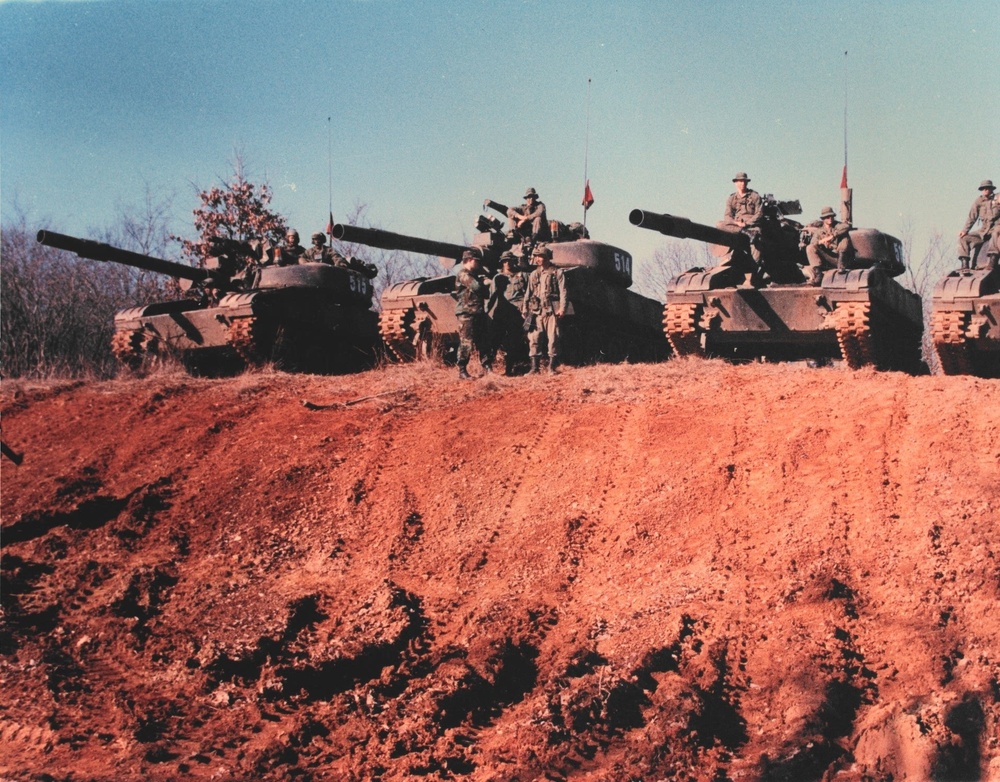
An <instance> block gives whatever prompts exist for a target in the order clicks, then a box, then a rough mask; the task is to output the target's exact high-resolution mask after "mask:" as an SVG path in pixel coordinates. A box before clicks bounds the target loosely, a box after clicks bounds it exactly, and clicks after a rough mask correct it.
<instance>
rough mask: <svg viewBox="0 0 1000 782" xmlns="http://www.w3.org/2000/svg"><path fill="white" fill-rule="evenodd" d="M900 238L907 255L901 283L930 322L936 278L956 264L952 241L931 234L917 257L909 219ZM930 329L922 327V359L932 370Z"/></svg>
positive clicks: (934, 356)
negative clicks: (918, 303) (917, 257)
mask: <svg viewBox="0 0 1000 782" xmlns="http://www.w3.org/2000/svg"><path fill="white" fill-rule="evenodd" d="M900 235H901V238H900V241H901V242H902V244H903V255H904V257H905V258H907V259H908V263H907V266H906V272H905V274H904V275H903V278H902V282H903V284H904V285H905V286H906V287H907V288H909V289H910V290H912V291H913V292H914V293H917V294H919V296H920V300H921V302H922V303H923V315H924V323H925V324H929V323H931V307H932V304H933V296H934V286H935V285H937V282H938V280H940V279H941V278H943V277H944V276H945V275H946V274H948V272H950V271H952V270H953V269H954V268H955V261H954V258H955V245H954V243H953V242H950V241H948V240H947V239H945V238H944V236H942V234H941V232H940V231H935V232H934V233H932V234H931V236H930V238H929V239H928V241H927V246H926V248H925V250H924V254H923V255H922V256H921V257H920V258H919V259H917V260H915V259H914V257H913V224H912V222H910V220H909V219H907V220H905V221H904V223H903V228H902V231H900ZM932 336H933V335H932V334H931V332H930V329H928V328H925V329H924V336H923V342H922V347H921V351H922V353H923V358H924V361H926V362H927V366H928V367H930V369H931V371H932V372H937V371H938V370H939V369H940V367H939V362H938V358H937V353H936V352H935V351H934V345H933V339H932Z"/></svg>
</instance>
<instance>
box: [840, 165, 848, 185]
mask: <svg viewBox="0 0 1000 782" xmlns="http://www.w3.org/2000/svg"><path fill="white" fill-rule="evenodd" d="M846 187H847V165H846V164H844V174H843V176H841V177H840V189H841V190H843V189H844V188H846Z"/></svg>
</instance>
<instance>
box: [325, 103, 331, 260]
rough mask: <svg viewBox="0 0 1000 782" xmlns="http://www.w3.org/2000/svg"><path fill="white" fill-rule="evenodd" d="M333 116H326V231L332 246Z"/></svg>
mask: <svg viewBox="0 0 1000 782" xmlns="http://www.w3.org/2000/svg"><path fill="white" fill-rule="evenodd" d="M332 119H333V118H332V117H327V118H326V172H327V193H328V195H329V203H328V206H329V208H330V217H329V219H328V220H327V223H326V233H327V236H329V237H330V247H333V124H332Z"/></svg>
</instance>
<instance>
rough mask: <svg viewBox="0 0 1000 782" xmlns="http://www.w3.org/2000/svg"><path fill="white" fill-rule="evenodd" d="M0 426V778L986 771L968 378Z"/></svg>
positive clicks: (177, 384)
mask: <svg viewBox="0 0 1000 782" xmlns="http://www.w3.org/2000/svg"><path fill="white" fill-rule="evenodd" d="M362 397H370V398H368V399H364V400H362V401H358V402H357V403H355V404H351V405H343V404H339V403H343V402H348V401H354V400H358V399H361V398H362ZM303 399H308V400H310V401H311V402H314V403H316V404H317V405H324V406H326V407H323V409H308V408H307V407H304V406H303V405H302V404H301V401H302V400H303ZM2 413H3V438H4V441H5V442H7V443H8V444H9V445H10V446H11V447H13V448H14V449H15V450H17V451H23V452H24V453H25V458H24V462H23V463H22V464H21V465H20V466H19V467H15V466H14V465H13V464H12V463H11V462H9V461H7V460H4V462H3V464H2V492H3V494H2V543H3V558H2V576H3V581H2V585H0V586H2V597H3V617H2V619H3V625H2V633H0V745H2V747H3V750H2V752H0V778H2V779H12V780H13V779H16V780H22V779H25V780H27V779H30V780H36V779H37V780H41V779H46V780H51V779H56V780H64V779H65V780H70V779H71V780H75V781H79V780H107V779H115V780H168V779H186V778H193V779H220V780H228V779H270V780H279V779H330V780H370V779H383V780H407V779H414V778H430V779H470V780H497V781H498V782H499V780H536V779H552V780H562V779H573V780H620V781H621V782H624V781H625V780H654V779H675V780H708V779H713V780H738V779H741V780H805V779H817V780H818V779H825V780H851V781H855V780H856V781H858V782H860V780H883V781H885V782H888V780H894V781H898V780H903V779H908V780H926V779H940V780H997V779H1000V746H998V735H1000V561H998V557H1000V534H998V533H1000V383H997V382H996V381H986V380H977V379H974V378H966V377H916V378H915V377H908V376H905V375H900V374H895V373H886V374H877V373H872V372H857V373H855V372H850V371H846V370H840V369H822V370H808V369H804V368H802V367H798V366H764V365H755V366H743V367H734V366H729V365H725V364H721V363H716V362H706V361H675V362H668V363H667V364H663V365H656V366H614V367H593V368H584V369H567V370H565V371H564V372H563V373H561V374H560V375H558V376H555V377H549V376H539V377H530V378H502V377H500V378H487V379H477V380H475V381H472V382H466V383H460V382H459V381H458V380H457V378H455V377H454V372H453V370H445V369H440V368H433V367H429V366H427V367H424V366H411V367H396V368H389V369H386V370H383V371H377V372H369V373H366V374H361V375H355V376H350V377H339V378H319V377H304V376H291V375H283V374H256V375H247V376H243V377H239V378H234V379H230V380H223V381H218V380H213V381H210V380H197V379H190V378H187V377H184V376H181V375H156V376H153V377H150V378H145V379H138V380H119V381H115V382H109V383H70V384H67V383H47V384H30V383H16V382H12V381H4V384H3V391H2Z"/></svg>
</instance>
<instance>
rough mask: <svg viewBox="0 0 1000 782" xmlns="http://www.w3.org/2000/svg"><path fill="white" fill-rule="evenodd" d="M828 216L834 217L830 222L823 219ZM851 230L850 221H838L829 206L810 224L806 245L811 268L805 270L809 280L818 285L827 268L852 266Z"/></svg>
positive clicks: (807, 230)
mask: <svg viewBox="0 0 1000 782" xmlns="http://www.w3.org/2000/svg"><path fill="white" fill-rule="evenodd" d="M826 216H831V217H833V220H831V221H830V223H829V224H827V223H826V221H825V220H824V219H823V218H824V217H826ZM850 230H851V225H850V223H841V222H840V221H838V220H837V218H836V217H835V216H834V211H833V209H832V208H831V207H829V206H828V207H826V208H825V209H823V211H822V213H821V214H820V219H819V220H816V221H815V222H812V223H810V224H809V226H808V228H807V229H806V234H807V236H808V237H809V243H808V244H807V245H806V258H808V259H809V268H808V269H806V270H805V274H806V278H807V281H808V282H811V283H813V284H816V285H818V284H819V282H820V275H821V274H822V273H823V272H824V271H825V270H826V269H845V268H848V267H849V266H850V263H851V260H850V256H851V255H852V250H853V247H852V246H851V237H850V234H849V232H850Z"/></svg>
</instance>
